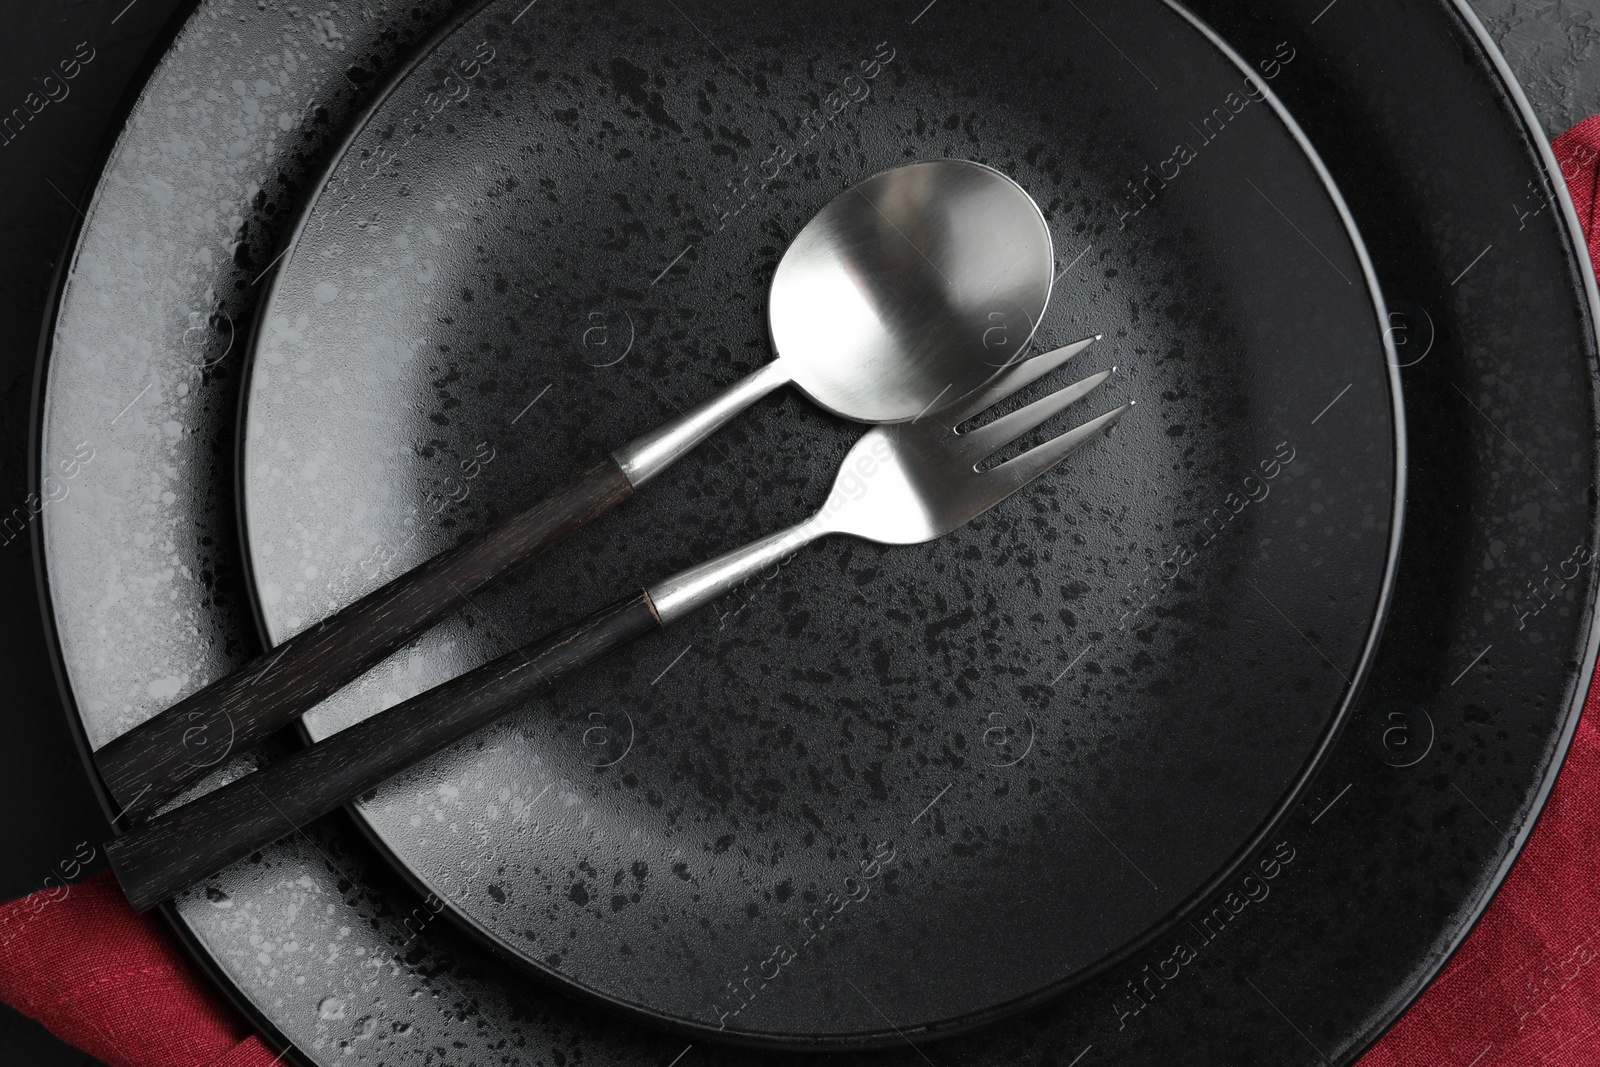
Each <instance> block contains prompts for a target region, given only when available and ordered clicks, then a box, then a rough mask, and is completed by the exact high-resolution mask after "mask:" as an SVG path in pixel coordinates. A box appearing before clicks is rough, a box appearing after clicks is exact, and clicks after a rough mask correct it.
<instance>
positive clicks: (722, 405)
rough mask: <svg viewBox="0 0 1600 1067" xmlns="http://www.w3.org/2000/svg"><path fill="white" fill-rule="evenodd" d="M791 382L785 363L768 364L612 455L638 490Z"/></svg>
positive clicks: (780, 361) (629, 481) (776, 361)
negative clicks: (734, 418) (748, 408)
mask: <svg viewBox="0 0 1600 1067" xmlns="http://www.w3.org/2000/svg"><path fill="white" fill-rule="evenodd" d="M791 380H792V379H791V378H790V377H789V368H788V367H786V366H784V364H783V360H781V359H775V360H773V361H772V362H771V363H764V364H762V365H761V366H760V367H757V368H756V369H755V371H753V372H752V373H750V374H747V375H745V376H744V377H743V378H740V379H739V380H738V381H736V382H734V383H733V384H732V385H730V386H729V387H728V388H726V389H724V390H723V391H722V392H720V393H718V394H717V395H716V396H714V397H712V398H711V399H710V400H707V401H705V402H704V403H701V404H696V405H695V406H694V407H692V408H690V409H689V410H688V411H686V412H684V413H683V414H682V415H679V416H678V417H677V418H675V419H671V420H669V421H667V422H664V423H662V424H661V425H660V426H657V427H656V428H655V429H654V430H651V431H650V432H649V433H646V434H643V435H641V436H639V437H636V438H634V439H633V440H632V441H629V442H628V443H627V444H625V445H623V446H622V447H621V448H619V449H617V450H616V451H615V452H613V453H611V458H612V459H614V460H616V461H617V466H618V467H621V468H622V473H623V474H624V475H626V476H627V479H628V484H629V485H631V486H633V487H634V488H635V489H638V488H640V487H641V486H643V485H644V483H645V482H648V481H649V480H650V479H652V478H654V477H655V476H656V475H658V474H660V473H661V472H662V471H664V470H666V469H667V468H668V467H670V466H672V465H673V464H674V463H676V462H677V461H678V460H680V459H682V458H683V457H684V456H685V455H686V454H688V453H689V452H691V451H693V450H694V448H695V447H696V446H698V445H699V444H700V442H702V441H704V440H705V439H706V438H708V437H710V436H711V435H712V434H714V433H716V432H717V431H718V430H720V429H722V427H723V426H724V425H726V424H727V422H728V420H729V419H731V418H733V417H734V416H735V415H737V414H739V412H741V411H743V410H744V409H745V408H747V407H749V406H750V405H751V404H754V403H755V402H756V401H757V400H760V399H761V398H762V397H764V396H766V395H767V394H768V393H770V392H772V391H773V390H774V389H778V388H780V387H782V386H785V385H788V384H789V382H790V381H791Z"/></svg>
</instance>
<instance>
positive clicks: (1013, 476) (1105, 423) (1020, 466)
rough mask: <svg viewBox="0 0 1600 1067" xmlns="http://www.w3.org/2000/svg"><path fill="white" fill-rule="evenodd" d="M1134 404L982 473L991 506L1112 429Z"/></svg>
mask: <svg viewBox="0 0 1600 1067" xmlns="http://www.w3.org/2000/svg"><path fill="white" fill-rule="evenodd" d="M1133 406H1134V402H1133V401H1131V400H1130V401H1128V402H1127V403H1126V404H1124V405H1122V406H1121V407H1120V408H1117V409H1116V410H1114V411H1108V412H1106V413H1105V414H1104V415H1101V416H1099V417H1098V418H1094V419H1090V420H1089V421H1088V422H1086V423H1084V424H1083V425H1082V426H1079V427H1077V428H1076V429H1072V430H1068V431H1067V432H1066V433H1064V434H1062V435H1061V436H1060V437H1053V438H1051V439H1050V440H1048V441H1046V442H1045V443H1044V444H1042V445H1038V446H1036V447H1034V448H1031V449H1029V450H1028V451H1026V452H1024V453H1023V454H1022V455H1020V456H1018V457H1016V458H1015V459H1008V460H1006V461H1005V462H1004V463H1002V464H1000V465H999V466H998V467H995V468H993V469H992V470H989V471H987V472H985V473H984V474H981V475H979V480H980V481H987V482H989V486H988V491H989V494H990V495H991V497H992V499H991V500H990V503H989V505H988V506H989V507H993V506H994V505H995V504H998V503H1000V501H1002V500H1004V499H1005V498H1006V497H1008V496H1010V495H1011V494H1012V493H1015V492H1016V491H1017V490H1018V489H1021V488H1022V487H1023V486H1025V485H1027V484H1028V483H1029V482H1031V481H1033V480H1034V479H1035V478H1037V477H1039V476H1040V475H1041V474H1045V473H1046V472H1048V471H1049V470H1050V469H1051V468H1052V467H1054V466H1055V465H1056V464H1058V463H1060V462H1061V461H1062V460H1064V459H1066V458H1067V457H1068V456H1070V455H1072V454H1073V453H1074V452H1076V451H1077V450H1078V449H1080V448H1082V447H1083V446H1084V445H1085V444H1087V443H1088V442H1089V441H1090V440H1092V439H1093V438H1095V437H1096V436H1098V435H1099V434H1101V433H1102V432H1104V431H1105V430H1107V429H1109V428H1110V427H1111V425H1112V424H1113V423H1115V422H1116V421H1117V420H1118V419H1120V418H1122V416H1123V415H1125V414H1127V412H1128V409H1130V408H1132V407H1133Z"/></svg>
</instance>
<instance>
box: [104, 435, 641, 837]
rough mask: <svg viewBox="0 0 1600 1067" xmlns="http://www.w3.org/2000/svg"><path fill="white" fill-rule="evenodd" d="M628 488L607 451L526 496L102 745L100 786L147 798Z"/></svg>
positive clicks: (183, 779)
mask: <svg viewBox="0 0 1600 1067" xmlns="http://www.w3.org/2000/svg"><path fill="white" fill-rule="evenodd" d="M632 493H633V484H632V483H631V482H630V481H629V479H628V477H627V476H626V475H625V474H624V473H623V470H622V468H621V467H620V466H618V464H617V461H616V460H615V459H614V458H612V457H609V456H608V457H607V458H606V459H605V460H604V461H603V462H601V463H599V464H597V465H595V466H594V467H591V468H590V469H589V470H587V471H585V472H584V473H583V474H580V475H579V476H578V477H577V478H576V479H574V480H573V481H572V482H570V483H568V484H567V485H566V486H565V487H564V488H562V489H560V490H558V491H556V492H555V493H553V494H551V495H550V496H548V497H546V498H545V499H544V500H542V501H540V502H539V503H538V504H535V505H534V506H533V507H531V508H528V509H527V510H526V511H523V512H521V513H519V514H517V515H513V516H511V517H510V518H508V519H505V520H503V521H501V522H500V523H498V524H497V525H495V526H494V527H492V528H490V529H489V530H488V531H487V532H485V533H483V534H482V535H480V536H478V537H475V538H473V539H471V540H469V541H465V542H463V543H461V544H460V545H457V546H456V547H455V548H452V549H449V550H447V551H445V552H442V553H440V554H439V555H437V556H434V557H433V558H432V559H430V560H428V561H427V562H425V563H422V564H420V565H419V566H417V567H415V568H413V569H412V570H410V571H407V572H406V573H405V574H402V575H400V576H399V577H398V578H395V579H394V580H393V581H391V582H389V583H388V584H387V585H384V586H381V587H380V588H378V589H375V590H373V591H372V592H370V593H368V594H367V595H366V596H363V597H362V598H361V599H360V600H357V601H355V602H354V603H352V604H350V605H348V606H346V607H345V608H343V609H342V610H340V611H338V612H336V613H335V614H333V615H331V616H329V617H328V618H326V619H324V620H323V621H322V622H321V623H319V624H318V625H316V626H313V627H310V628H308V629H306V630H303V631H301V632H300V633H298V634H296V635H295V636H294V637H291V638H290V639H289V640H287V641H285V642H284V643H283V644H281V645H279V646H277V647H276V648H273V649H271V650H269V651H267V652H265V653H263V654H262V655H261V656H258V657H257V658H256V659H254V660H252V661H251V662H249V663H247V664H245V666H243V667H241V668H240V669H238V670H236V671H234V672H233V673H231V674H228V675H226V676H224V677H222V678H220V679H218V680H217V681H215V682H212V683H211V684H210V685H208V686H206V687H205V688H203V689H201V690H199V691H198V692H196V693H193V694H191V695H190V696H188V697H186V698H184V699H183V700H180V701H179V702H178V703H176V704H174V705H173V706H172V707H170V708H168V709H166V710H165V711H163V712H161V713H160V714H158V715H156V716H154V717H153V718H151V719H149V720H147V721H146V722H144V723H142V724H140V725H139V726H136V727H134V728H133V729H132V730H129V731H128V732H127V733H125V734H123V735H122V736H120V737H118V738H117V739H116V740H114V741H112V742H111V743H109V744H107V745H105V746H104V747H102V748H101V749H100V750H99V751H98V752H96V753H95V764H96V766H97V767H98V768H99V771H100V774H101V775H102V777H103V778H104V779H105V784H106V788H107V789H108V790H109V792H110V793H111V796H112V797H113V798H114V800H115V801H116V803H117V804H119V805H120V806H121V807H122V809H123V811H124V813H126V814H129V815H132V816H135V817H137V816H139V815H142V814H144V813H147V812H149V811H152V810H154V806H155V805H157V804H159V803H160V802H161V801H163V800H166V799H169V798H171V797H172V796H175V795H176V794H178V793H180V792H182V791H183V790H184V789H185V788H187V787H188V786H190V785H192V784H193V783H194V782H195V781H196V780H198V779H199V778H201V777H203V776H204V775H205V774H206V773H207V772H208V771H210V770H211V769H212V768H213V767H215V766H217V765H218V764H219V763H221V762H222V761H223V760H224V759H226V758H227V757H228V756H229V755H231V754H233V753H236V752H243V751H244V750H245V749H247V748H249V747H250V746H252V745H254V744H255V743H256V742H258V741H260V740H262V739H263V738H265V737H266V736H267V735H269V734H271V733H273V732H274V731H276V730H278V729H279V728H281V727H283V726H285V725H286V724H288V723H290V722H292V721H294V720H295V719H296V718H298V717H299V716H301V715H303V714H304V713H305V712H307V711H309V710H311V708H313V707H315V706H316V705H317V704H318V703H320V702H321V701H322V700H323V699H325V698H326V697H328V696H329V695H331V694H332V693H333V692H334V691H335V690H337V689H339V688H341V687H342V686H344V685H345V684H347V683H348V682H350V681H351V680H352V679H354V678H355V677H357V676H358V675H360V674H362V673H363V672H365V671H367V670H368V669H370V668H372V667H374V666H376V665H377V664H378V663H379V662H380V661H382V660H383V659H385V658H387V657H388V656H390V655H392V654H393V653H394V652H396V651H397V650H399V649H400V648H401V647H402V646H403V645H405V643H406V642H407V641H410V640H411V639H412V638H413V637H415V636H416V635H417V634H419V633H421V632H422V631H423V630H425V629H427V628H428V627H429V626H431V625H433V624H434V623H435V622H437V621H439V620H440V619H442V618H443V617H444V616H445V615H447V614H449V613H450V612H451V611H453V610H455V609H456V608H457V607H459V606H460V604H461V602H462V600H463V599H465V598H467V597H470V596H471V595H472V594H473V593H475V592H477V591H478V590H480V589H482V588H483V587H484V586H486V585H488V584H490V583H491V582H493V581H494V580H495V579H497V578H499V577H500V576H502V575H504V574H505V573H506V572H508V571H510V570H512V569H513V568H515V567H518V566H520V565H522V564H524V563H526V562H528V561H529V560H531V559H532V558H533V557H534V556H537V555H538V554H539V553H541V552H543V551H544V550H545V549H547V548H549V547H550V546H551V545H553V544H555V543H556V542H557V541H560V540H561V539H562V538H564V537H566V536H568V535H569V534H571V533H572V532H574V531H575V530H578V529H579V528H581V527H583V526H584V525H586V524H587V523H589V522H592V521H593V520H594V519H596V518H598V517H599V516H600V515H602V514H604V513H605V512H606V511H608V510H610V509H611V508H613V507H615V506H616V505H618V504H620V503H622V502H623V501H624V500H626V499H628V497H629V496H631V495H632Z"/></svg>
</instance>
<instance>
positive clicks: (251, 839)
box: [106, 593, 660, 911]
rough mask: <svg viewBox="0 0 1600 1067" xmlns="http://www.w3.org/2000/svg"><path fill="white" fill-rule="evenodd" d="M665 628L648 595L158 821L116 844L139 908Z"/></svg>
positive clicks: (120, 869)
mask: <svg viewBox="0 0 1600 1067" xmlns="http://www.w3.org/2000/svg"><path fill="white" fill-rule="evenodd" d="M658 626H660V622H659V620H658V619H657V618H656V613H655V608H654V607H652V606H651V604H650V598H649V597H648V596H647V595H645V594H644V593H640V594H639V595H638V596H636V597H633V598H632V599H630V600H624V601H621V602H620V603H617V604H613V605H612V606H611V607H609V608H606V609H604V610H602V611H599V612H597V613H595V614H594V615H591V616H590V617H589V618H587V619H585V620H584V621H583V622H580V623H578V624H576V625H574V626H571V627H568V628H567V629H565V630H562V631H561V632H560V633H557V634H555V635H554V636H552V637H547V638H543V639H541V640H539V641H535V642H534V643H532V644H530V645H526V646H524V647H522V648H520V649H518V650H517V651H515V652H512V653H510V654H508V655H505V656H501V657H500V658H499V659H497V660H494V661H492V662H490V663H486V664H484V665H483V666H482V667H479V668H477V669H476V670H473V671H470V672H468V673H467V674H463V675H462V676H461V677H459V678H456V679H454V680H453V681H449V682H446V683H445V684H443V685H441V686H438V687H436V688H434V689H430V690H428V691H427V692H425V693H421V694H418V695H417V696H414V697H412V698H411V699H410V700H407V701H405V702H404V703H402V704H397V705H395V706H394V707H392V708H389V709H388V710H386V711H381V712H379V713H378V714H376V715H374V716H372V717H371V718H369V719H364V720H362V721H361V722H359V723H356V724H355V725H354V726H351V727H348V728H346V729H344V730H340V731H339V732H338V733H336V734H334V735H332V736H331V737H327V738H325V739H323V740H321V741H318V742H317V743H316V744H314V745H309V746H307V747H306V748H303V749H301V750H299V751H298V752H295V753H294V754H293V755H290V756H286V757H285V758H283V759H281V760H278V761H276V762H275V763H272V764H270V765H269V766H267V767H265V768H263V769H261V770H259V771H256V772H255V773H253V774H247V775H245V776H244V777H243V778H239V779H237V780H235V781H233V782H230V783H228V784H227V785H225V786H223V787H222V788H220V789H218V790H216V791H214V792H211V793H207V794H206V795H205V796H203V797H199V798H197V799H195V800H192V801H190V802H189V803H187V804H185V805H183V806H182V807H180V808H176V809H174V810H172V811H169V812H167V813H166V814H164V815H161V816H158V817H157V818H154V819H151V820H150V821H149V822H146V823H145V824H143V825H142V826H139V827H137V828H136V829H134V830H133V831H132V832H130V833H127V834H125V835H123V836H122V837H119V838H117V839H116V840H114V841H112V842H110V843H108V844H107V845H106V856H107V858H108V859H110V861H111V868H112V870H114V871H115V872H116V875H117V881H118V882H120V883H121V884H122V891H123V892H124V893H125V894H127V897H128V902H129V903H131V904H132V905H133V906H134V907H135V908H137V909H138V910H140V911H144V910H145V909H147V908H150V907H152V906H154V905H155V904H158V903H160V902H161V901H163V900H165V899H166V898H167V897H170V896H172V895H173V894H175V893H178V892H179V891H181V890H183V889H185V888H187V887H188V886H191V885H193V884H194V883H195V882H198V881H199V880H201V879H202V878H204V877H205V876H206V875H208V874H210V873H212V872H213V871H216V870H218V869H220V868H222V867H225V866H227V865H228V864H229V863H232V862H233V861H234V860H236V859H239V858H240V857H243V856H246V855H249V854H250V853H251V852H253V851H255V850H256V849H258V848H261V847H262V846H264V845H267V844H269V843H271V842H273V841H276V840H277V839H278V838H280V837H284V836H286V835H288V834H290V833H293V832H294V831H295V830H297V829H299V828H300V827H302V826H304V825H305V824H306V823H308V822H310V821H311V820H312V819H315V818H317V817H319V816H322V815H326V814H327V813H328V812H330V811H333V810H334V809H336V808H338V807H340V806H341V805H343V804H348V803H349V802H350V801H352V800H354V799H355V798H356V797H358V796H360V795H361V794H362V793H365V792H366V791H367V790H369V789H372V788H375V787H376V786H377V785H378V784H379V783H380V782H382V781H383V780H384V779H386V778H388V777H389V776H390V775H392V774H394V773H395V772H397V771H400V770H402V769H404V768H405V767H408V766H410V765H411V764H413V763H415V762H417V761H418V760H420V759H422V758H423V757H424V756H427V755H430V754H432V753H434V752H437V751H439V750H440V749H442V748H444V747H445V746H446V745H449V744H450V743H451V742H453V741H457V740H460V739H461V738H462V737H465V736H466V735H467V734H469V733H471V732H472V731H473V730H476V729H478V728H479V727H480V726H483V725H485V724H487V723H489V722H491V721H493V720H494V719H496V718H498V717H499V716H500V715H502V714H504V713H505V712H507V711H510V710H511V709H512V708H513V707H515V706H516V705H517V704H519V703H521V702H522V701H523V700H526V699H527V698H528V697H530V696H532V695H534V694H535V693H538V692H540V691H541V690H544V689H546V688H548V687H550V686H552V685H554V684H555V683H556V682H557V681H559V680H560V679H561V678H562V677H563V676H565V675H567V674H569V673H571V672H572V671H574V670H577V669H578V668H579V667H582V666H584V665H585V664H587V663H591V662H593V661H594V660H596V659H599V658H600V657H601V656H603V655H605V654H606V653H607V652H610V651H611V650H613V649H615V648H618V647H619V646H621V645H624V644H627V643H628V642H629V641H632V640H634V639H635V638H637V637H640V636H642V635H644V634H646V633H649V632H650V631H651V630H653V629H656V628H657V627H658Z"/></svg>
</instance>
